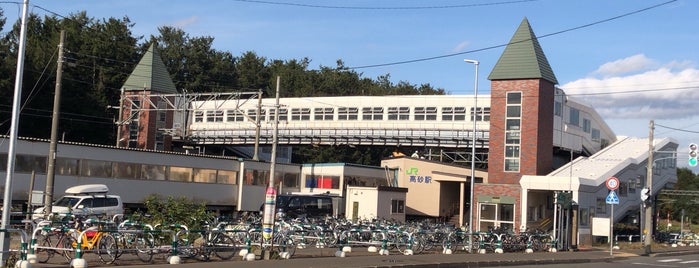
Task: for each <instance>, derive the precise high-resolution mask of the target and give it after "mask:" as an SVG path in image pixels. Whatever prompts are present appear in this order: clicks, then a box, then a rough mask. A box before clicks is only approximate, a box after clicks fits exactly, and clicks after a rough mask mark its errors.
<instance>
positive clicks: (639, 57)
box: [594, 54, 655, 76]
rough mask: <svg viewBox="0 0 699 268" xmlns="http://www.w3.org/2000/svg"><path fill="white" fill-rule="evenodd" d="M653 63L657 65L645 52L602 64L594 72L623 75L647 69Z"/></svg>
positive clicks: (604, 74)
mask: <svg viewBox="0 0 699 268" xmlns="http://www.w3.org/2000/svg"><path fill="white" fill-rule="evenodd" d="M653 65H655V62H654V61H653V60H651V59H649V58H647V57H646V56H645V55H643V54H636V55H633V56H631V57H628V58H624V59H620V60H616V61H612V62H608V63H605V64H602V66H600V67H599V68H597V70H595V71H594V73H595V74H600V75H602V76H612V75H621V74H626V73H632V72H636V71H640V70H645V69H648V68H649V67H651V66H653Z"/></svg>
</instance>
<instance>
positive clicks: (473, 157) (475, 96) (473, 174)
mask: <svg viewBox="0 0 699 268" xmlns="http://www.w3.org/2000/svg"><path fill="white" fill-rule="evenodd" d="M464 61H465V62H468V63H473V65H475V66H476V76H475V79H474V86H473V118H472V119H473V133H472V134H471V135H472V136H471V196H470V201H469V202H470V203H469V204H470V205H469V212H468V229H469V230H470V231H471V232H473V201H474V200H473V199H474V198H473V183H474V181H475V180H476V115H477V113H478V64H479V62H478V61H477V60H469V59H464Z"/></svg>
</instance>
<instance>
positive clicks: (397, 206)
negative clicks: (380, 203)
mask: <svg viewBox="0 0 699 268" xmlns="http://www.w3.org/2000/svg"><path fill="white" fill-rule="evenodd" d="M391 213H392V214H400V213H405V200H396V199H394V200H391Z"/></svg>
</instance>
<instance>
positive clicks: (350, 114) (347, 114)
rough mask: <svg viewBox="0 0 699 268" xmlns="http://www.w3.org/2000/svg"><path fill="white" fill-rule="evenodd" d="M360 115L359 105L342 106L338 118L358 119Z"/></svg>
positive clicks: (338, 110)
mask: <svg viewBox="0 0 699 268" xmlns="http://www.w3.org/2000/svg"><path fill="white" fill-rule="evenodd" d="M358 116H359V108H357V107H340V108H338V109H337V120H357V118H358Z"/></svg>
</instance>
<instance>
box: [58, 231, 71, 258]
mask: <svg viewBox="0 0 699 268" xmlns="http://www.w3.org/2000/svg"><path fill="white" fill-rule="evenodd" d="M73 244H75V238H73V236H71V234H70V233H63V234H61V235H59V237H58V242H57V243H56V247H57V248H59V250H60V251H61V255H63V257H64V258H65V260H66V261H67V262H68V263H70V261H71V260H73V257H74V256H75V247H73Z"/></svg>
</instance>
